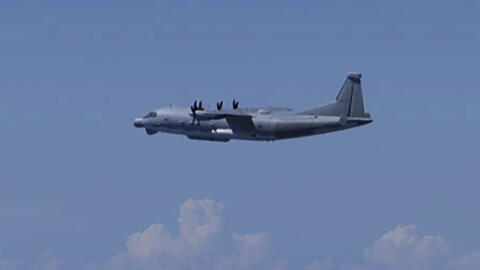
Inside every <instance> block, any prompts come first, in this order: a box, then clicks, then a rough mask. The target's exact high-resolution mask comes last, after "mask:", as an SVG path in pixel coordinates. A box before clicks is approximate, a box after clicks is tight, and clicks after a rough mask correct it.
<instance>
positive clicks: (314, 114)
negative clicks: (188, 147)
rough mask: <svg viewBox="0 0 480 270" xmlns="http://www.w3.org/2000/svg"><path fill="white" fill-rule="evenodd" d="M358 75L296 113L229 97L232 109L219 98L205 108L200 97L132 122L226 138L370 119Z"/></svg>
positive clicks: (309, 130)
mask: <svg viewBox="0 0 480 270" xmlns="http://www.w3.org/2000/svg"><path fill="white" fill-rule="evenodd" d="M361 77H362V75H361V74H359V73H349V74H348V75H347V78H346V79H345V82H344V83H343V86H342V88H341V89H340V92H339V93H338V95H337V98H336V99H335V101H333V102H330V103H327V104H325V105H323V106H319V107H315V108H313V109H309V110H306V111H302V112H298V113H295V114H287V115H284V114H275V113H276V112H280V111H291V109H288V108H284V107H267V108H240V107H239V102H238V101H236V100H233V102H232V109H225V108H223V101H220V102H217V106H216V108H214V109H206V108H204V107H203V104H202V102H201V101H199V102H197V101H195V102H194V103H193V105H192V106H191V107H190V108H188V107H187V108H185V107H172V106H170V107H164V108H160V109H157V110H154V111H151V112H149V113H148V114H147V115H145V116H144V117H142V118H136V119H135V120H134V122H133V125H134V126H135V127H137V128H145V131H146V133H147V134H148V135H153V134H156V133H158V132H166V133H173V134H181V135H186V136H187V137H188V138H190V139H193V140H208V141H218V142H228V141H230V140H232V139H239V140H253V141H275V140H280V139H290V138H298V137H304V136H311V135H317V134H323V133H327V132H333V131H339V130H344V129H349V128H354V127H358V126H362V125H365V124H369V123H371V122H372V121H373V119H372V118H371V117H370V114H369V113H366V112H365V110H364V103H363V95H362V86H361Z"/></svg>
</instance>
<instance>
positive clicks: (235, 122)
mask: <svg viewBox="0 0 480 270" xmlns="http://www.w3.org/2000/svg"><path fill="white" fill-rule="evenodd" d="M225 119H226V120H227V123H228V125H229V126H230V128H231V129H232V131H233V133H254V132H255V125H254V124H253V121H252V116H251V115H241V114H232V115H227V116H226V117H225Z"/></svg>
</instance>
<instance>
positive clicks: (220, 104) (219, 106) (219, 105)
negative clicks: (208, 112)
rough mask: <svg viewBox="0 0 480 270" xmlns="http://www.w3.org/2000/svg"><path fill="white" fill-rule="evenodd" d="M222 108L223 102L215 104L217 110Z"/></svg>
mask: <svg viewBox="0 0 480 270" xmlns="http://www.w3.org/2000/svg"><path fill="white" fill-rule="evenodd" d="M222 107H223V101H220V102H217V110H219V111H220V110H222Z"/></svg>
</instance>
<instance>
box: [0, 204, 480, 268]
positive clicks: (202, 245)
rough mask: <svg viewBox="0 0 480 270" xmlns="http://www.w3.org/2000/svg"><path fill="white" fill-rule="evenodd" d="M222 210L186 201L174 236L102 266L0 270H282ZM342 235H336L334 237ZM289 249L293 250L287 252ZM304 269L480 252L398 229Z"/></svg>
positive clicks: (161, 230) (415, 264)
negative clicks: (354, 256)
mask: <svg viewBox="0 0 480 270" xmlns="http://www.w3.org/2000/svg"><path fill="white" fill-rule="evenodd" d="M223 211H224V207H223V205H222V204H220V203H216V202H214V201H213V200H210V199H203V200H194V199H190V200H187V201H186V202H185V203H184V204H183V205H182V206H181V207H180V212H179V217H178V219H177V221H178V226H179V230H178V234H175V235H174V234H171V233H170V232H169V231H168V229H167V228H166V227H165V226H164V225H162V224H151V225H149V226H147V227H146V229H145V230H143V231H140V232H135V233H132V234H131V235H130V236H128V237H127V239H126V243H125V250H124V251H123V252H121V253H119V254H117V255H116V256H113V257H112V258H111V259H109V260H107V261H106V262H100V263H90V264H88V263H85V262H83V263H82V262H81V263H80V264H71V263H70V264H69V263H66V262H64V261H63V260H62V259H60V258H57V257H55V256H52V255H50V254H48V253H46V254H43V255H41V256H39V257H37V258H34V259H31V260H27V261H24V260H16V259H11V258H4V257H2V256H0V270H30V269H39V270H64V269H65V270H67V269H68V270H72V269H80V270H147V269H148V270H150V269H154V270H196V269H202V270H203V269H211V270H224V269H225V270H226V269H228V270H257V269H258V270H260V269H261V270H286V269H288V263H287V260H286V259H279V258H276V257H275V256H274V255H272V249H271V243H270V241H269V240H268V238H267V236H266V234H264V233H254V234H230V233H227V232H225V230H224V227H223ZM338 233H339V234H341V232H338ZM292 248H294V247H292ZM0 255H1V254H0ZM303 268H304V269H305V270H334V269H340V270H433V269H435V270H479V269H480V251H476V252H472V253H470V254H466V255H460V256H459V255H458V254H457V253H455V252H454V251H453V250H452V249H451V248H450V247H449V246H448V245H447V243H446V241H445V240H444V239H443V238H442V237H441V236H435V235H424V236H418V235H417V233H416V228H415V226H414V225H406V226H397V227H396V228H394V229H392V230H390V231H387V232H386V233H385V234H383V235H382V236H381V237H380V238H379V239H377V240H376V241H374V242H373V243H372V244H371V245H368V246H367V247H366V248H365V249H364V250H363V262H361V263H356V264H352V263H349V262H348V260H345V261H343V262H342V261H340V262H334V261H333V260H332V259H329V258H328V259H326V260H316V261H313V262H311V263H309V264H307V265H306V266H305V267H303Z"/></svg>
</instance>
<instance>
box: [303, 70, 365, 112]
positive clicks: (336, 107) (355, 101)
mask: <svg viewBox="0 0 480 270" xmlns="http://www.w3.org/2000/svg"><path fill="white" fill-rule="evenodd" d="M361 78H362V75H361V74H359V73H350V74H348V76H347V79H345V82H344V83H343V86H342V88H341V89H340V92H339V93H338V95H337V99H336V100H335V101H334V102H331V103H329V104H326V105H323V106H320V107H317V108H313V109H311V110H307V111H305V112H301V113H299V114H307V115H325V116H341V115H345V116H346V117H352V118H370V114H369V113H366V112H365V108H364V103H363V95H362V84H361V81H360V79H361Z"/></svg>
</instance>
